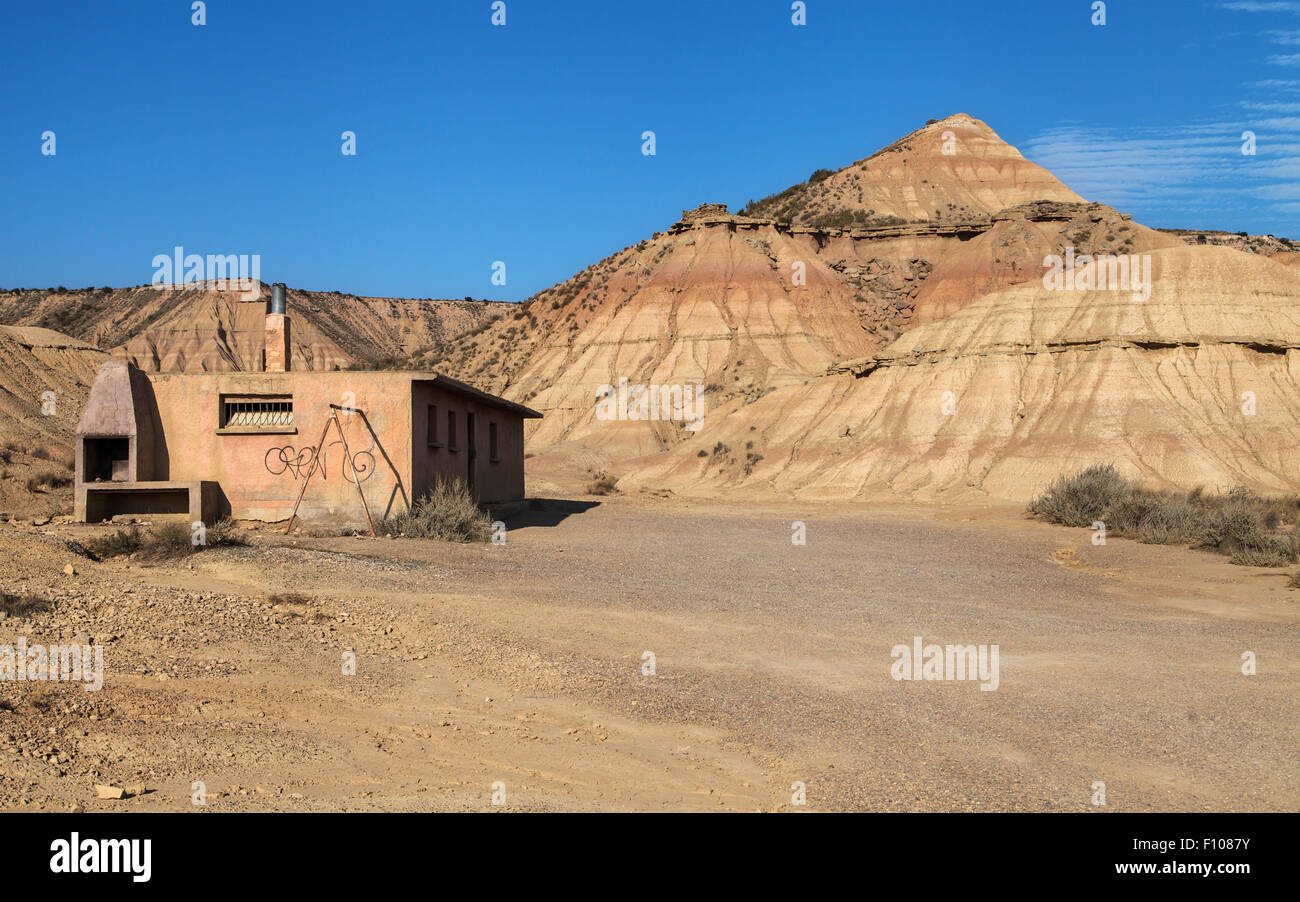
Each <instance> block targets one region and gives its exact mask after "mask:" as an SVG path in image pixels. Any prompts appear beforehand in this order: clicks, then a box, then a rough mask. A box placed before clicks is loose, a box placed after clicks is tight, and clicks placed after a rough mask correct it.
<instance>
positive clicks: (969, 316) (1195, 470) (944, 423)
mask: <svg viewBox="0 0 1300 902" xmlns="http://www.w3.org/2000/svg"><path fill="white" fill-rule="evenodd" d="M1151 256H1152V272H1153V280H1152V291H1151V295H1150V298H1149V299H1148V300H1146V301H1142V300H1140V299H1135V298H1134V297H1133V295H1132V294H1131V293H1130V292H1125V291H1110V290H1106V291H1098V290H1093V291H1074V290H1063V291H1049V290H1046V289H1045V288H1044V287H1043V285H1042V284H1041V283H1040V282H1035V283H1026V284H1024V285H1020V286H1016V287H1013V288H1008V289H1004V290H1001V291H998V292H995V293H993V294H991V295H988V296H986V297H984V298H982V299H980V300H979V301H977V302H976V303H974V304H970V305H968V306H966V307H965V308H963V309H962V310H960V311H958V312H956V313H954V314H953V315H951V316H950V317H948V318H946V319H943V320H940V321H937V322H934V323H930V324H927V325H924V326H920V327H918V328H916V329H913V330H911V331H909V332H908V333H907V334H905V335H904V336H902V337H900V338H899V340H897V341H896V342H894V343H892V344H891V345H890V346H889V347H887V348H886V349H884V350H883V351H882V352H881V353H879V354H877V355H874V356H873V357H872V358H871V359H869V360H865V361H861V362H858V363H856V364H850V365H848V366H845V367H843V368H840V369H839V370H838V371H836V372H832V373H830V374H828V375H826V376H825V377H822V378H817V379H812V380H809V381H808V382H807V383H806V384H804V385H801V386H792V387H788V388H784V389H781V390H779V391H776V392H773V393H771V394H769V395H768V396H766V397H764V398H762V399H760V400H759V401H757V402H755V403H753V404H749V405H743V404H738V403H733V404H731V405H729V406H728V407H726V408H725V409H722V410H715V411H711V412H710V419H709V422H708V427H707V429H706V430H703V431H701V432H700V433H699V434H698V435H696V436H693V437H692V438H691V439H690V440H689V441H687V442H686V443H684V444H683V445H682V446H681V447H680V448H678V449H676V450H674V451H673V452H672V453H670V454H666V455H660V456H658V457H656V458H648V459H641V460H637V461H629V462H627V465H626V474H627V475H625V476H624V484H625V485H628V486H645V487H659V488H664V487H666V488H671V489H673V490H675V491H681V492H703V493H716V492H725V491H729V490H736V491H740V492H759V493H773V494H781V495H786V496H798V497H819V498H854V497H872V496H880V495H900V496H904V497H908V498H914V499H924V500H944V499H953V500H974V499H977V498H978V499H989V498H992V499H998V500H1005V501H1014V502H1023V501H1026V500H1028V499H1029V498H1030V497H1031V496H1032V495H1033V494H1034V493H1035V492H1037V491H1039V490H1041V489H1042V488H1043V487H1044V486H1045V485H1046V484H1047V483H1048V482H1050V481H1051V479H1053V478H1055V477H1056V476H1057V475H1059V474H1061V473H1063V472H1071V471H1075V470H1078V469H1081V468H1082V467H1084V466H1087V465H1089V464H1091V463H1095V462H1112V463H1115V464H1116V465H1117V466H1119V468H1120V469H1121V470H1123V471H1124V472H1125V473H1127V474H1128V475H1131V476H1137V477H1141V478H1142V479H1143V480H1145V481H1146V482H1148V483H1149V484H1152V485H1176V486H1179V487H1182V488H1191V487H1194V486H1196V485H1205V486H1207V487H1220V488H1227V487H1230V486H1233V485H1247V486H1250V487H1252V488H1255V489H1257V490H1261V491H1296V490H1297V489H1298V488H1300V459H1298V458H1297V457H1296V455H1295V454H1294V448H1295V447H1296V444H1297V442H1298V441H1300V356H1297V350H1300V290H1298V288H1297V285H1296V282H1295V279H1294V275H1293V272H1294V271H1293V270H1292V269H1290V268H1289V267H1287V266H1284V265H1283V264H1281V263H1279V262H1276V261H1273V260H1270V259H1267V258H1263V257H1259V256H1253V255H1249V254H1245V253H1242V252H1240V251H1236V250H1231V249H1225V248H1191V247H1179V248H1172V249H1163V250H1157V251H1154V252H1153V253H1152V255H1151ZM719 446H721V448H722V449H725V450H720V449H719ZM700 452H704V454H703V456H701V454H700ZM754 457H758V458H760V459H759V460H757V461H754V460H753V458H754Z"/></svg>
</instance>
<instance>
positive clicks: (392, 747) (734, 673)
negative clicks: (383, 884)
mask: <svg viewBox="0 0 1300 902" xmlns="http://www.w3.org/2000/svg"><path fill="white" fill-rule="evenodd" d="M795 520H800V521H803V522H804V523H806V530H807V544H806V545H804V546H797V545H794V544H792V542H791V536H792V527H791V524H792V522H793V521H795ZM94 531H95V529H94V528H92V527H84V526H74V525H71V524H66V523H56V524H52V525H43V526H31V525H14V524H7V525H0V587H2V588H4V589H5V590H6V591H10V592H14V591H19V590H22V589H31V590H35V591H38V592H40V593H43V594H45V595H47V596H49V597H51V598H53V599H54V601H55V607H54V610H53V611H52V612H50V613H47V614H41V615H38V616H37V617H36V618H34V619H33V620H31V621H19V620H14V619H10V620H7V621H0V645H3V644H8V645H14V644H15V643H16V642H17V638H18V637H19V636H25V637H26V638H27V641H28V642H29V643H36V642H44V643H46V644H53V643H55V642H57V641H58V640H59V639H62V640H64V641H65V642H66V641H71V640H72V639H74V638H80V639H83V640H84V639H86V638H87V637H93V639H94V640H95V641H96V642H98V643H102V644H103V645H104V670H105V676H104V687H103V689H102V690H101V691H99V692H85V691H83V690H82V689H81V688H80V686H78V685H75V684H70V683H54V682H45V683H18V682H0V807H4V808H8V809H18V810H46V811H67V810H70V809H73V808H74V807H75V806H78V805H80V806H84V807H85V808H86V809H87V810H91V811H94V810H177V811H185V810H209V811H229V810H419V811H427V810H439V811H442V810H453V811H473V810H506V811H519V810H525V811H527V810H534V811H535V810H566V811H567V810H637V811H680V810H746V811H756V810H765V811H801V810H809V811H829V810H885V811H897V810H945V811H947V810H998V811H1005V810H1015V811H1021V810H1027V811H1042V810H1066V811H1085V810H1094V806H1093V805H1092V804H1091V801H1092V798H1093V796H1094V788H1093V784H1094V783H1095V782H1103V783H1105V789H1106V809H1108V810H1122V811H1134V810H1139V811H1143V810H1190V811H1200V810H1215V811H1219V810H1295V809H1297V808H1300V752H1298V751H1297V749H1298V748H1300V655H1298V654H1297V649H1298V648H1300V642H1298V641H1297V640H1300V604H1297V599H1300V591H1297V590H1291V589H1288V588H1286V574H1285V573H1284V572H1282V571H1276V570H1255V569H1247V568H1241V567H1235V566H1232V565H1230V564H1228V563H1227V562H1226V561H1225V560H1224V559H1223V558H1220V557H1217V556H1214V555H1210V554H1207V553H1203V552H1194V551H1189V550H1184V549H1175V548H1160V547H1153V546H1144V545H1139V544H1135V543H1132V542H1127V541H1124V540H1120V539H1112V540H1111V541H1110V542H1109V543H1108V544H1107V545H1105V546H1094V545H1092V544H1091V542H1090V536H1091V533H1089V532H1088V531H1086V530H1071V529H1064V528H1059V527H1052V526H1046V525H1042V524H1038V523H1033V522H1028V521H1025V520H1024V519H1023V517H1022V516H1021V515H1020V514H1019V512H1018V511H1015V510H995V511H992V512H989V511H973V510H972V511H962V510H947V509H937V508H935V509H929V508H916V507H909V508H888V507H885V508H867V507H864V506H860V505H859V506H824V505H823V506H815V505H807V504H803V505H790V506H782V505H776V504H768V505H766V506H764V507H763V508H761V509H755V508H753V507H749V506H739V505H729V504H727V503H710V504H704V503H691V502H683V501H675V500H658V499H653V498H642V499H640V500H636V499H626V498H622V497H615V498H613V499H590V500H588V501H586V502H557V501H551V502H547V503H546V504H545V506H544V509H543V510H533V511H530V512H528V513H527V514H525V515H522V516H520V517H518V518H516V519H514V520H512V521H510V529H509V531H508V533H507V542H506V544H505V545H504V546H457V545H448V544H443V543H435V542H421V541H414V540H403V539H379V540H376V539H370V538H333V539H302V538H295V539H287V538H284V537H281V536H278V535H273V534H271V533H270V532H267V531H261V532H256V533H251V534H250V535H251V536H252V537H253V542H254V544H253V545H252V546H250V547H245V548H217V549H209V550H206V551H203V552H201V553H199V554H197V555H194V556H193V557H191V558H189V559H188V560H187V561H185V562H180V563H169V564H162V565H157V566H142V565H141V564H139V563H130V562H126V561H123V560H120V559H119V560H113V561H108V562H104V563H93V562H91V561H89V560H87V559H85V558H83V557H79V556H77V555H75V554H74V553H72V552H71V551H69V550H67V548H66V547H65V546H64V545H63V544H62V543H61V542H60V537H64V538H78V537H80V538H84V537H86V536H88V535H91V534H93V532H94ZM68 564H71V565H72V566H73V568H74V569H75V571H76V572H75V575H65V573H64V572H63V570H64V567H65V565H68ZM290 591H292V592H298V593H302V594H303V595H305V596H307V599H305V600H303V601H298V602H293V601H289V602H285V601H280V602H278V603H276V602H273V601H271V600H269V596H271V595H272V594H274V593H285V592H290ZM914 636H922V637H923V638H924V640H925V641H926V642H936V643H960V644H979V643H988V644H997V645H998V646H999V650H1000V662H999V663H1000V668H999V669H1000V684H999V687H998V688H997V690H996V691H980V689H979V685H978V684H977V683H976V682H971V681H932V682H924V681H917V682H909V681H896V680H894V679H892V678H891V674H890V667H891V664H892V663H893V661H892V658H891V649H892V648H893V646H895V645H898V644H909V645H910V644H911V642H912V639H913V637H914ZM347 651H353V652H355V655H356V662H357V664H356V673H355V675H350V676H349V675H344V673H343V666H342V661H343V658H344V653H345V652H347ZM1246 651H1251V652H1254V653H1255V655H1256V657H1257V660H1258V673H1257V674H1256V675H1253V676H1247V675H1243V673H1242V672H1241V658H1242V653H1243V652H1246ZM646 652H652V653H653V655H654V665H655V672H654V673H653V674H646V673H644V672H643V666H644V664H645V659H644V654H645V653H646ZM196 781H201V782H202V783H203V784H204V787H205V789H206V804H205V805H203V806H196V805H194V804H193V800H192V795H193V784H194V783H195V782H196ZM796 782H798V783H802V784H803V785H804V786H805V787H806V805H805V806H798V805H794V804H792V795H793V785H794V784H795V783H796ZM96 784H108V785H113V786H131V785H139V786H143V787H144V788H145V790H146V791H145V792H144V793H143V794H140V795H138V796H135V797H130V798H125V799H120V800H100V799H97V798H96V794H95V791H94V786H95V785H96ZM494 784H496V785H495V787H494ZM502 790H504V798H502ZM494 791H495V795H496V800H497V801H504V804H502V805H494Z"/></svg>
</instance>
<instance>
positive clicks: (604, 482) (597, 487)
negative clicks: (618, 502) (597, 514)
mask: <svg viewBox="0 0 1300 902" xmlns="http://www.w3.org/2000/svg"><path fill="white" fill-rule="evenodd" d="M617 489H618V477H616V476H610V475H609V474H608V473H606V472H605V471H604V470H600V471H598V472H595V473H592V474H591V481H590V482H588V483H587V494H588V495H608V494H609V493H611V492H614V491H617Z"/></svg>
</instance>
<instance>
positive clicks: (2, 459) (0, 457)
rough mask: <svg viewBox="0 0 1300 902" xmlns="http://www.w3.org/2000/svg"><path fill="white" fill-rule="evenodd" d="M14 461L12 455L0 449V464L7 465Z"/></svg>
mask: <svg viewBox="0 0 1300 902" xmlns="http://www.w3.org/2000/svg"><path fill="white" fill-rule="evenodd" d="M13 459H14V453H13V452H12V451H10V450H9V449H8V448H0V463H5V464H7V463H9V462H10V461H11V460H13Z"/></svg>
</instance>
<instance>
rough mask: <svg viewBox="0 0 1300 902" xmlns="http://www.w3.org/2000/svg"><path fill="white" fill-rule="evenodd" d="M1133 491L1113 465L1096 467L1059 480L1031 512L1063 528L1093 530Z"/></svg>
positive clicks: (1098, 465)
mask: <svg viewBox="0 0 1300 902" xmlns="http://www.w3.org/2000/svg"><path fill="white" fill-rule="evenodd" d="M1130 488H1131V486H1130V484H1129V481H1128V480H1127V479H1125V478H1124V477H1123V476H1121V475H1119V471H1118V470H1116V469H1115V467H1114V465H1113V464H1094V465H1093V466H1091V467H1088V469H1086V470H1084V471H1083V472H1082V473H1079V474H1078V475H1075V476H1061V477H1058V478H1057V480H1056V481H1055V482H1053V483H1052V484H1051V485H1050V486H1048V489H1047V491H1046V492H1044V493H1043V494H1042V495H1039V496H1038V497H1037V498H1035V499H1034V500H1033V501H1031V502H1030V503H1029V512H1030V513H1031V514H1033V515H1034V516H1036V517H1041V518H1042V519H1044V520H1047V521H1049V522H1051V523H1060V524H1061V525H1062V526H1089V527H1090V526H1092V524H1093V523H1094V522H1095V521H1097V520H1103V519H1104V517H1103V516H1102V515H1103V514H1105V513H1106V511H1107V510H1108V509H1109V508H1110V507H1111V505H1113V504H1114V503H1115V502H1116V501H1118V500H1119V499H1120V498H1121V497H1123V496H1125V495H1127V494H1128V492H1129V489H1130Z"/></svg>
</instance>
